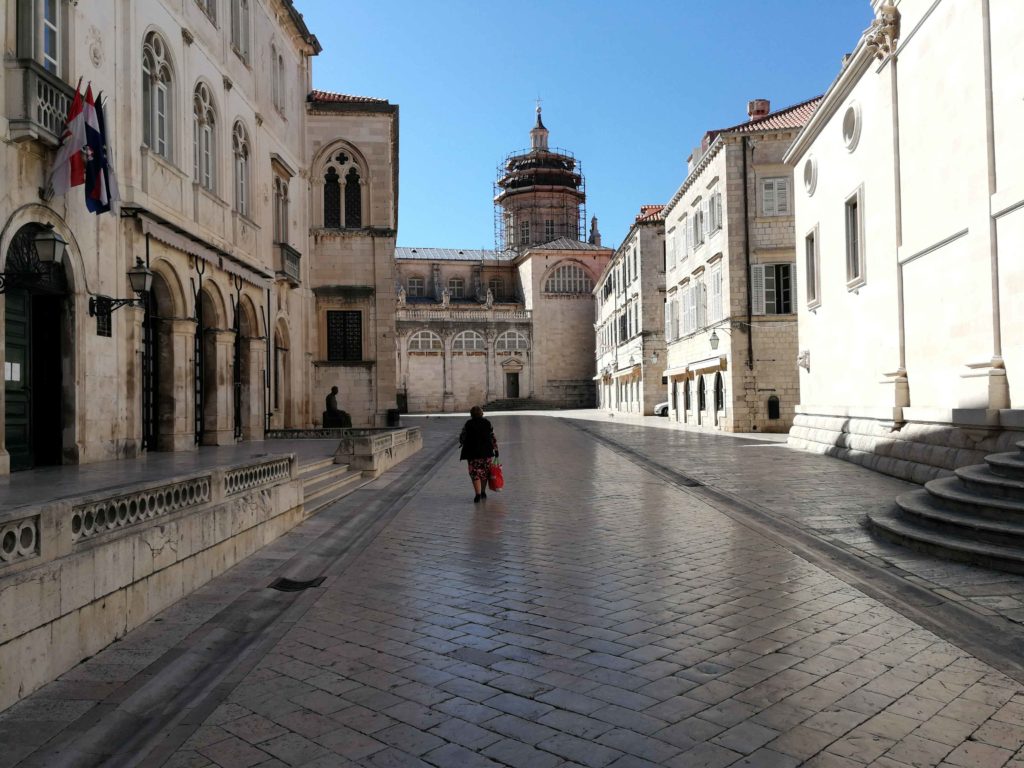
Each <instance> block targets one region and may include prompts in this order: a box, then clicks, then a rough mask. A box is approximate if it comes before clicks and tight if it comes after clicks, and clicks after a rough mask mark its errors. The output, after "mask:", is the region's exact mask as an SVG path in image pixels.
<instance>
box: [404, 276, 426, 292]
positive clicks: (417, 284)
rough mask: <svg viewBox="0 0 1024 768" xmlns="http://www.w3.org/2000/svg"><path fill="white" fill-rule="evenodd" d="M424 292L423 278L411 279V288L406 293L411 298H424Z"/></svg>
mask: <svg viewBox="0 0 1024 768" xmlns="http://www.w3.org/2000/svg"><path fill="white" fill-rule="evenodd" d="M424 290H425V286H424V283H423V278H422V277H410V278H409V288H408V290H407V291H406V293H408V295H409V296H423V295H424Z"/></svg>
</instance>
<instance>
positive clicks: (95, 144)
mask: <svg viewBox="0 0 1024 768" xmlns="http://www.w3.org/2000/svg"><path fill="white" fill-rule="evenodd" d="M83 155H84V156H85V206H86V208H88V209H89V210H90V211H91V212H92V213H96V214H100V213H105V212H106V211H109V210H110V206H111V204H112V203H113V201H114V200H115V199H116V190H117V182H116V181H115V182H114V183H113V189H112V188H111V184H110V180H111V168H110V163H109V162H108V158H107V138H106V131H105V126H104V119H103V107H102V106H100V105H97V103H96V101H95V100H94V99H93V97H92V85H89V86H88V87H87V88H86V89H85V149H84V150H83ZM112 192H113V194H112Z"/></svg>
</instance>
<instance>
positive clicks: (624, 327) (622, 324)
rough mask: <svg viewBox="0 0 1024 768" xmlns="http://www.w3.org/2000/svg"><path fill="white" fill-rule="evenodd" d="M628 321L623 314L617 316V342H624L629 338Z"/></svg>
mask: <svg viewBox="0 0 1024 768" xmlns="http://www.w3.org/2000/svg"><path fill="white" fill-rule="evenodd" d="M628 323H629V319H628V318H627V317H626V313H625V312H623V313H622V314H621V315H619V341H620V342H622V341H625V340H626V339H628V338H629V326H628Z"/></svg>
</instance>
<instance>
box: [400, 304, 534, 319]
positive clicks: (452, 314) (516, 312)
mask: <svg viewBox="0 0 1024 768" xmlns="http://www.w3.org/2000/svg"><path fill="white" fill-rule="evenodd" d="M530 315H531V312H530V310H528V309H487V308H486V307H484V306H482V307H480V308H473V309H452V308H449V309H401V308H400V309H399V310H398V311H397V313H396V318H395V319H396V320H398V321H399V322H402V321H403V320H404V321H408V322H428V321H437V320H440V321H445V322H450V323H489V322H491V323H493V322H517V323H518V322H529V320H530Z"/></svg>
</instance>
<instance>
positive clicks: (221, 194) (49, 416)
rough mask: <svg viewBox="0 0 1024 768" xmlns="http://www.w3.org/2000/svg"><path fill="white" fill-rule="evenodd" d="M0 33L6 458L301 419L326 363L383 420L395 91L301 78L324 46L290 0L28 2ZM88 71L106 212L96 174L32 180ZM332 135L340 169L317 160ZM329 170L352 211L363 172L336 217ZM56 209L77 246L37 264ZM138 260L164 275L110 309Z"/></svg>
mask: <svg viewBox="0 0 1024 768" xmlns="http://www.w3.org/2000/svg"><path fill="white" fill-rule="evenodd" d="M0 38H2V40H3V44H4V50H5V52H6V53H7V55H6V57H5V58H6V66H5V67H4V68H3V69H2V70H0V99H2V102H0V103H2V109H0V134H2V135H3V138H4V141H3V143H0V173H2V177H3V179H4V180H5V182H6V183H5V184H4V185H3V186H2V188H0V260H2V261H0V263H2V264H3V265H4V271H5V275H6V285H5V288H6V293H5V294H4V300H3V301H2V312H0V315H2V317H3V332H2V334H0V338H2V339H3V344H4V346H3V352H2V356H3V361H4V364H5V365H4V368H5V388H4V395H3V397H4V408H3V411H4V427H3V430H2V432H3V440H4V443H3V444H2V446H0V472H4V471H8V470H9V468H11V467H13V468H14V469H22V468H27V467H32V466H40V465H47V464H61V463H85V462H92V461H98V460H102V459H113V458H129V457H133V456H137V455H139V454H140V452H142V451H144V450H169V451H181V450H194V448H195V447H196V446H197V445H223V444H225V443H231V442H234V441H236V440H250V439H251V440H258V439H261V438H262V435H263V432H264V430H265V429H266V428H267V427H300V426H311V425H313V424H315V423H317V422H318V420H319V418H320V411H321V409H322V406H321V405H320V404H321V403H322V398H323V395H324V394H326V392H325V391H324V390H325V388H327V387H329V386H330V385H331V384H332V383H338V384H339V386H341V387H342V390H343V392H342V398H343V402H344V403H345V404H346V405H347V406H348V410H349V411H350V412H351V413H352V415H353V417H354V419H355V421H356V423H357V424H366V425H373V424H382V423H383V422H384V419H385V418H386V412H387V410H388V409H389V408H393V407H394V369H393V365H394V363H393V360H394V351H393V350H394V347H393V330H392V329H393V324H394V314H393V312H394V300H393V285H394V274H393V266H392V264H391V262H392V250H393V243H394V230H395V226H396V216H395V203H394V201H395V199H396V198H397V193H396V184H397V108H396V107H394V106H392V105H389V104H387V103H386V102H382V101H380V100H377V99H359V98H355V97H343V96H340V95H338V94H324V93H321V92H312V91H311V80H312V61H313V57H314V56H315V55H316V54H317V53H319V51H320V46H319V43H318V42H317V40H316V38H315V37H314V36H313V35H312V34H311V33H310V32H309V30H308V29H307V28H306V25H305V23H304V22H303V19H302V17H301V15H299V13H298V12H297V11H296V10H295V8H294V6H293V5H292V3H291V0H268V2H263V3H256V2H251V0H204V1H203V2H194V1H192V0H188V1H187V2H180V1H179V2H170V1H169V0H145V1H144V2H136V3H130V4H114V3H75V2H69V0H55V2H45V3H44V2H42V0H17V1H16V2H10V3H7V4H6V5H5V7H4V11H3V13H2V14H0ZM115 54H116V55H115ZM80 79H81V80H82V85H83V89H84V86H85V85H86V84H88V83H90V82H91V84H92V89H93V91H96V92H98V91H100V90H102V91H103V93H104V97H103V101H104V103H105V105H106V114H107V128H108V135H109V137H110V144H111V150H112V162H113V166H114V168H115V169H116V172H117V177H118V180H119V186H120V197H121V200H120V203H119V204H118V205H115V207H114V211H113V213H112V214H109V215H98V216H97V215H93V214H90V213H89V212H88V211H87V210H86V207H85V204H84V201H83V198H84V194H83V191H82V189H83V188H82V187H74V188H72V189H71V190H70V191H69V192H68V194H67V195H58V196H54V197H51V196H48V195H45V194H41V188H43V187H45V186H46V179H47V175H48V171H49V169H50V167H51V166H52V164H53V161H54V157H55V150H56V147H57V145H58V142H59V137H60V134H61V132H62V130H63V126H64V119H65V116H66V114H67V112H68V107H69V104H70V102H71V98H72V95H73V93H74V88H73V86H72V84H73V83H76V82H78V81H79V80H80ZM311 93H312V96H310V97H309V98H308V99H307V94H311ZM342 151H346V152H347V153H348V154H347V156H348V158H349V161H348V162H346V163H340V162H338V163H336V164H337V166H338V167H337V168H335V172H336V173H339V172H340V173H343V174H345V175H344V176H343V177H342V178H340V180H338V181H337V182H335V180H334V179H333V178H332V179H331V180H330V181H327V180H326V176H325V174H326V173H327V166H328V165H329V164H330V162H331V161H330V158H332V157H333V158H337V157H338V156H339V153H341V152H342ZM350 171H355V174H356V175H355V176H354V177H353V176H350V175H349V172H350ZM314 176H315V178H314ZM325 185H329V186H330V188H331V190H332V194H333V193H334V192H335V191H337V192H338V195H339V197H340V200H341V202H340V203H339V205H340V206H342V207H344V208H345V213H346V215H348V214H349V213H350V210H349V206H348V198H349V190H350V189H353V188H355V189H357V191H358V196H359V205H358V206H356V207H359V206H361V209H360V210H358V211H355V212H354V213H353V215H354V216H355V218H345V217H343V216H340V217H339V218H337V220H333V219H332V221H331V222H326V223H325V222H324V220H323V215H324V203H323V199H322V197H323V188H324V186H325ZM353 185H354V186H353ZM332 204H333V203H332ZM353 205H355V203H353ZM356 214H358V215H356ZM51 226H52V231H53V232H55V233H56V234H57V235H59V236H60V237H61V238H62V239H63V240H65V241H66V242H67V248H66V256H65V257H64V260H63V264H62V265H60V266H58V267H56V268H54V267H39V266H37V258H36V252H37V249H36V247H35V245H34V242H35V238H36V237H37V236H38V235H40V234H41V233H44V234H45V233H46V232H48V231H49V230H48V228H49V227H51ZM139 260H141V262H142V264H143V265H145V266H146V267H147V268H148V270H149V271H150V272H151V273H152V285H151V290H150V291H149V292H148V293H145V294H143V299H142V300H141V301H138V302H136V305H135V306H123V307H120V308H117V311H113V312H110V311H104V310H105V309H108V308H109V306H110V305H109V303H108V302H107V297H110V298H112V299H121V298H135V294H134V293H133V292H132V290H131V287H130V285H129V279H128V277H127V273H128V271H129V269H130V268H132V267H133V266H134V265H135V264H136V263H137V262H138V261H139ZM339 262H340V263H339ZM314 291H317V293H314ZM116 304H117V302H115V305H116ZM334 308H337V309H338V310H340V311H341V312H347V313H349V314H343V315H341V316H340V317H341V319H340V321H339V319H338V317H339V316H331V315H330V312H331V311H332V310H333V309H334ZM96 309H98V310H99V311H98V312H97V311H95V310H96ZM353 312H355V313H357V314H358V316H356V315H353V314H351V313H353ZM328 318H331V321H333V322H334V326H333V327H337V326H338V325H339V324H340V325H341V326H342V329H343V332H342V334H341V335H342V336H343V337H344V341H343V342H342V344H341V345H342V347H344V349H345V353H344V354H345V360H344V361H343V363H340V364H338V365H337V366H335V361H334V360H332V359H331V355H330V354H329V351H328V349H327V346H328V339H330V338H331V336H330V334H329V333H328V328H327V325H328V322H329V321H328ZM346 345H347V346H346ZM355 353H358V356H359V360H353V359H352V356H353V355H354V354H355ZM381 370H382V371H383V374H381ZM327 371H330V374H328V373H327Z"/></svg>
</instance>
